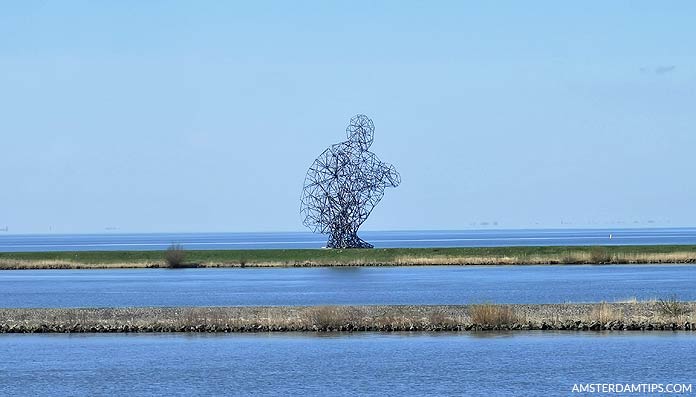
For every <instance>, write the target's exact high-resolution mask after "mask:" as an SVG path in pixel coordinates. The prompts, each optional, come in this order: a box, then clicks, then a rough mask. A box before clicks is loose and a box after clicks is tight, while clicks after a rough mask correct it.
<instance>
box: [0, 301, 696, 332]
mask: <svg viewBox="0 0 696 397" xmlns="http://www.w3.org/2000/svg"><path fill="white" fill-rule="evenodd" d="M695 310H696V302H678V301H674V300H670V301H646V302H632V303H587V304H542V305H520V304H518V305H496V304H477V305H456V306H269V307H258V306H252V307H174V308H161V307H142V308H56V309H0V333H54V332H59V333H65V332H288V331H298V332H302V331H305V332H307V331H348V332H353V331H380V332H383V331H479V330H512V331H514V330H577V331H583V330H584V331H600V330H612V331H628V330H684V331H693V330H694V329H695V328H696V323H694V320H695V319H694V313H695Z"/></svg>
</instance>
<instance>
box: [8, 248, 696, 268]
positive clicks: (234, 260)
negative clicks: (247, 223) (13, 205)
mask: <svg viewBox="0 0 696 397" xmlns="http://www.w3.org/2000/svg"><path fill="white" fill-rule="evenodd" d="M164 257H165V251H71V252H69V251H65V252H18V253H15V252H2V253H0V270H24V269H118V268H123V269H133V268H171V267H172V266H169V265H167V263H166V261H165V259H164ZM691 263H696V245H634V246H537V247H529V246H526V247H476V248H383V249H336V250H333V249H283V250H271V249H264V250H190V251H189V250H186V251H185V260H184V262H183V263H182V264H181V265H178V266H176V267H177V268H250V267H287V268H291V267H341V266H437V265H445V266H452V265H457V266H477V265H559V264H561V265H566V264H567V265H584V264H691Z"/></svg>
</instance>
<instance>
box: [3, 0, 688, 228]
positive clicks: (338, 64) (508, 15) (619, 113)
mask: <svg viewBox="0 0 696 397" xmlns="http://www.w3.org/2000/svg"><path fill="white" fill-rule="evenodd" d="M694 16H696V3H694V2H691V1H681V2H680V1H664V2H657V1H581V2H572V3H571V2H558V1H543V2H542V1H537V2H535V1H530V2H521V1H509V2H502V1H501V2H497V1H496V2H491V1H480V2H473V1H472V2H460V1H452V2H445V1H442V2H426V1H418V2H409V1H393V2H389V1H382V2H373V1H365V2H360V1H346V2H340V3H339V2H330V1H317V2H299V1H277V2H266V1H258V2H257V1H247V2H241V1H240V2H223V1H215V2H214V1H180V2H176V1H113V2H94V1H60V2H59V1H45V2H32V1H18V2H7V3H4V4H3V6H2V11H1V12H0V150H1V152H0V175H1V177H2V181H3V183H2V186H3V189H2V193H1V194H0V228H2V227H4V226H7V227H8V228H9V232H10V233H46V232H49V231H51V232H104V231H105V228H116V230H119V231H124V232H177V231H194V232H195V231H294V230H304V227H303V226H302V223H301V221H302V220H301V217H300V214H299V199H300V193H301V188H302V183H303V179H304V175H305V173H306V171H307V168H308V167H309V165H310V164H311V163H312V161H313V160H314V158H315V157H316V156H317V155H318V154H319V153H321V152H322V151H323V150H324V149H325V148H326V147H328V146H329V145H331V144H333V143H337V142H339V141H342V140H344V139H345V127H346V124H347V122H348V120H349V119H350V117H351V116H353V115H354V114H356V113H364V114H366V115H368V116H369V117H371V118H372V119H373V120H374V123H375V128H376V130H375V141H374V145H373V146H372V148H371V150H372V151H373V152H375V153H376V154H377V155H378V156H379V157H380V159H381V160H383V161H386V162H389V163H393V164H394V165H395V166H396V168H397V169H398V170H399V171H400V173H401V177H402V184H401V186H399V187H398V188H396V189H388V190H387V191H386V193H385V196H384V199H383V200H382V202H381V203H380V204H379V205H378V206H377V207H376V209H375V210H374V212H373V214H372V216H371V217H370V218H369V219H368V220H367V222H366V223H365V225H364V227H363V229H365V230H392V229H467V228H478V227H494V226H493V222H497V225H495V227H498V228H523V227H599V226H612V227H614V226H617V225H619V226H626V227H645V226H696V212H695V211H693V207H694V204H693V203H694V202H695V201H696V183H694V182H693V179H694V178H693V175H694V169H695V168H696V165H694V160H693V153H694V149H695V148H696V130H695V129H694V126H695V125H696V107H695V106H694V105H695V104H696V40H695V39H696V23H694ZM482 223H489V225H488V226H486V225H485V224H484V225H482Z"/></svg>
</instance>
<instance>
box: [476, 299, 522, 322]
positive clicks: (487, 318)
mask: <svg viewBox="0 0 696 397" xmlns="http://www.w3.org/2000/svg"><path fill="white" fill-rule="evenodd" d="M469 317H470V318H471V322H472V323H474V324H477V325H494V326H495V325H510V324H514V323H517V322H519V320H520V318H519V316H518V315H517V313H516V312H515V310H514V309H513V308H512V307H510V306H506V305H495V304H492V303H484V304H480V305H471V306H470V307H469Z"/></svg>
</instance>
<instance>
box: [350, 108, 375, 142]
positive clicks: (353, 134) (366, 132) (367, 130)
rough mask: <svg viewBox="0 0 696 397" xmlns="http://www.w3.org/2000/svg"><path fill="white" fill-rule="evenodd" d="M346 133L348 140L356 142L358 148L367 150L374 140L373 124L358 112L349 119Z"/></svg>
mask: <svg viewBox="0 0 696 397" xmlns="http://www.w3.org/2000/svg"><path fill="white" fill-rule="evenodd" d="M346 135H348V140H349V141H351V142H355V143H357V144H358V145H359V146H360V149H362V150H367V149H369V148H370V146H371V145H372V141H373V140H374V135H375V126H374V124H372V120H370V119H369V118H368V117H367V116H365V115H364V114H358V115H356V116H354V117H353V118H352V119H350V123H349V124H348V128H346Z"/></svg>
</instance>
